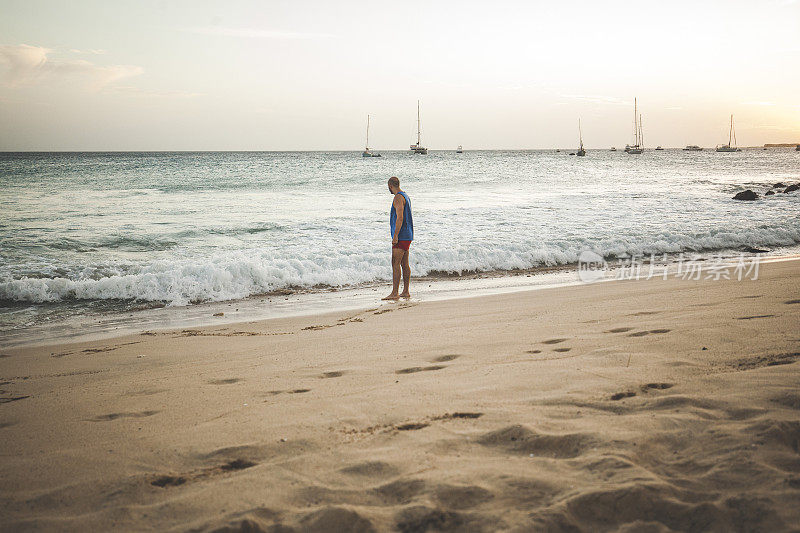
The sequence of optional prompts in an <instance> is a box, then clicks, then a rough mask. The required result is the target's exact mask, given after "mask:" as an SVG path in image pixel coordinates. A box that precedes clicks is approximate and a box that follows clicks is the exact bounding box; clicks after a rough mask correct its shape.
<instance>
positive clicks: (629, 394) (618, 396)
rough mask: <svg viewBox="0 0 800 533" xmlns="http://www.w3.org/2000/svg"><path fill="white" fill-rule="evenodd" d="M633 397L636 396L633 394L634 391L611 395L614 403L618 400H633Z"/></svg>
mask: <svg viewBox="0 0 800 533" xmlns="http://www.w3.org/2000/svg"><path fill="white" fill-rule="evenodd" d="M633 396H636V393H635V392H633V391H623V392H617V393H615V394H612V395H611V399H612V400H613V401H617V400H622V399H623V398H631V397H633Z"/></svg>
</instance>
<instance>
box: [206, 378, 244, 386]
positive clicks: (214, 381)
mask: <svg viewBox="0 0 800 533" xmlns="http://www.w3.org/2000/svg"><path fill="white" fill-rule="evenodd" d="M240 381H244V380H243V379H242V378H226V379H210V380H208V381H207V382H206V383H208V384H209V385H231V384H232V383H239V382H240Z"/></svg>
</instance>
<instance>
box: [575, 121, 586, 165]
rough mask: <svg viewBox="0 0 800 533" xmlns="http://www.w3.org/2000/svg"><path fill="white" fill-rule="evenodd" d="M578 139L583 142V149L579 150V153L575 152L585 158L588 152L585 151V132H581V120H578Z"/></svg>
mask: <svg viewBox="0 0 800 533" xmlns="http://www.w3.org/2000/svg"><path fill="white" fill-rule="evenodd" d="M578 137H579V138H580V140H581V147H580V148H578V151H577V152H575V155H579V156H584V155H586V150H584V149H583V132H582V131H581V119H578Z"/></svg>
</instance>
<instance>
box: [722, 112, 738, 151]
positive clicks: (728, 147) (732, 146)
mask: <svg viewBox="0 0 800 533" xmlns="http://www.w3.org/2000/svg"><path fill="white" fill-rule="evenodd" d="M731 140H733V144H731ZM741 151H742V150H741V148H737V147H736V130H735V129H733V115H731V129H730V131H729V132H728V144H720V145H717V152H741Z"/></svg>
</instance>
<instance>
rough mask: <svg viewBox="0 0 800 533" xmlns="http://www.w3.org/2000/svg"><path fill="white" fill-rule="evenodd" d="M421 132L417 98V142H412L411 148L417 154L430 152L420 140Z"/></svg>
mask: <svg viewBox="0 0 800 533" xmlns="http://www.w3.org/2000/svg"><path fill="white" fill-rule="evenodd" d="M420 132H421V129H420V121H419V100H417V144H412V145H411V147H410V148H411V151H412V152H414V153H415V154H422V155H425V154H427V153H428V149H427V148H425V147H424V146H422V143H421V142H420Z"/></svg>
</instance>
